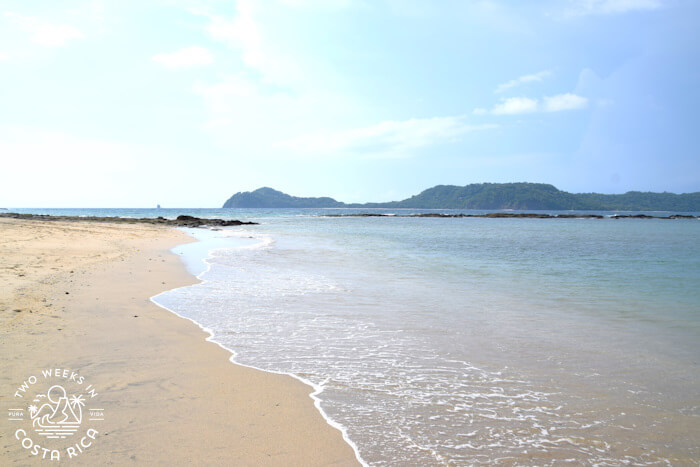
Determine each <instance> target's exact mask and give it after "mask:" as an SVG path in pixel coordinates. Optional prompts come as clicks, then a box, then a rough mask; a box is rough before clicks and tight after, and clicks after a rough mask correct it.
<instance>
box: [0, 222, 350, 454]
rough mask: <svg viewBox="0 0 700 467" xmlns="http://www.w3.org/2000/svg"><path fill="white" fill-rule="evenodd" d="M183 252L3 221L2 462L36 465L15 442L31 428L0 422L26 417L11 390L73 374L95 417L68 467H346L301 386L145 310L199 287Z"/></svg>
mask: <svg viewBox="0 0 700 467" xmlns="http://www.w3.org/2000/svg"><path fill="white" fill-rule="evenodd" d="M190 241H193V239H192V238H191V237H188V236H187V235H186V234H184V233H183V232H181V231H178V230H176V229H172V228H168V227H163V226H156V225H124V224H120V225H116V224H109V223H99V224H97V223H90V222H79V223H78V222H63V221H60V222H59V221H55V222H44V221H25V220H15V219H0V258H1V260H0V283H1V284H2V287H1V288H0V309H1V310H2V314H1V315H0V316H1V317H2V318H1V321H0V334H1V338H0V355H2V356H3V364H2V366H3V368H2V370H3V371H2V372H0V401H2V405H3V417H2V418H1V419H0V449H1V454H0V457H1V458H2V459H3V462H2V463H3V464H5V463H11V464H16V465H36V464H37V463H39V462H40V461H41V460H42V459H41V457H42V452H41V451H39V453H38V454H36V455H34V454H32V450H31V449H29V448H27V446H26V445H24V444H23V443H22V441H21V439H19V438H23V436H17V431H16V430H17V429H19V428H20V427H21V428H23V429H24V430H25V432H29V431H30V429H31V428H30V427H31V424H29V425H27V423H26V422H27V420H25V421H24V422H21V421H17V420H8V417H7V416H5V411H6V410H10V409H13V408H16V407H15V406H18V405H22V404H23V405H25V406H26V403H25V402H24V401H22V400H21V399H22V398H21V397H17V396H16V393H17V392H18V388H19V387H20V385H21V384H22V382H23V381H27V379H28V377H29V376H30V375H41V372H42V371H46V369H52V371H55V370H57V369H58V370H60V371H59V372H58V373H60V374H61V375H63V374H64V370H68V372H66V373H65V374H77V375H80V376H82V377H84V378H85V381H89V383H90V385H91V387H92V389H93V393H94V394H97V396H96V397H95V400H96V401H97V400H98V399H99V405H100V407H99V408H100V409H101V410H103V413H104V416H103V419H102V420H98V419H96V420H95V421H92V422H90V423H91V424H92V425H91V426H92V427H93V429H94V430H95V431H94V432H93V437H91V439H90V440H88V441H87V443H89V447H86V446H85V444H83V449H78V451H80V452H79V453H78V454H77V455H75V456H74V457H73V456H71V457H70V459H69V460H70V462H73V463H75V464H76V465H103V464H117V465H121V464H126V463H135V464H144V465H163V464H185V463H188V464H189V463H191V464H200V465H204V464H209V465H211V464H228V465H262V464H265V465H355V464H357V460H356V457H355V453H354V452H353V449H352V448H351V447H350V445H349V444H348V443H346V442H345V440H344V439H343V436H342V433H341V432H340V431H339V430H337V429H335V428H334V427H332V426H330V425H329V424H328V423H327V422H326V421H325V420H324V418H323V417H322V415H321V413H320V412H319V411H318V410H317V409H316V408H315V407H314V403H313V400H312V399H311V398H310V397H309V394H310V393H311V392H312V388H311V387H310V386H308V385H305V384H303V383H302V382H300V381H297V380H296V379H294V378H292V377H289V376H285V375H279V374H273V373H267V372H263V371H259V370H255V369H251V368H248V367H244V366H240V365H236V364H234V363H232V362H230V361H229V358H230V353H229V352H228V351H226V350H224V349H223V348H221V347H219V346H218V345H217V344H215V343H212V342H208V341H206V340H205V339H206V338H207V337H208V335H207V333H205V332H204V331H203V330H202V329H200V328H199V327H198V326H196V325H195V324H194V323H192V322H190V321H188V320H186V319H182V318H180V317H178V316H176V315H175V314H173V313H171V312H169V311H167V310H165V309H163V308H161V307H158V306H157V305H156V304H154V303H153V302H151V301H150V297H152V296H154V295H157V294H159V293H161V292H163V291H164V290H168V289H173V288H176V287H182V286H187V285H191V284H194V283H196V282H197V280H196V279H195V278H194V277H193V276H192V275H190V274H189V273H187V271H186V270H185V268H184V266H183V264H182V262H181V261H180V259H179V258H178V257H177V256H176V255H174V254H172V253H171V252H170V249H171V248H173V247H174V246H176V245H178V244H183V243H186V242H190ZM20 395H22V392H21V391H20ZM89 406H90V404H88V407H89ZM98 418H99V417H98ZM48 441H56V442H58V440H48ZM35 443H36V441H35ZM72 443H75V441H72ZM87 443H86V444H87ZM26 444H29V443H28V442H27V443H26ZM38 444H43V443H38ZM48 444H50V443H47V446H48ZM60 455H61V456H62V458H61V460H64V459H66V457H68V454H67V453H66V452H65V450H64V449H63V448H61V450H60ZM46 460H48V459H46Z"/></svg>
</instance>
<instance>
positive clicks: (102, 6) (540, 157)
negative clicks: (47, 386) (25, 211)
mask: <svg viewBox="0 0 700 467" xmlns="http://www.w3.org/2000/svg"><path fill="white" fill-rule="evenodd" d="M699 20H700V4H698V2H696V1H692V0H570V1H563V0H558V1H554V0H552V1H547V0H543V1H518V2H515V1H511V2H506V1H504V0H500V1H499V0H474V1H470V0H459V1H450V0H444V1H440V2H435V1H427V0H426V1H412V0H373V1H370V0H269V1H247V0H239V1H237V2H234V1H225V2H224V1H197V2H195V1H185V0H154V1H149V2H142V1H131V0H123V1H111V2H109V1H73V2H71V1H66V2H54V1H32V0H26V1H22V2H18V1H11V2H8V1H2V0H0V84H1V85H0V161H1V163H2V170H0V186H1V188H0V206H3V207H24V206H26V207H41V206H43V207H69V206H71V207H151V206H154V205H155V204H156V203H160V204H162V205H163V206H167V207H216V206H219V205H221V204H222V203H223V201H224V200H225V199H226V198H228V197H229V196H230V195H231V194H233V193H234V192H237V191H246V190H252V189H255V188H258V187H260V186H271V187H274V188H277V189H280V190H282V191H285V192H288V193H290V194H294V195H298V196H324V195H328V196H333V197H335V198H336V199H339V200H342V201H347V202H362V201H389V200H395V199H403V198H405V197H408V196H410V195H413V194H416V193H418V192H420V191H421V190H423V189H425V188H428V187H431V186H433V185H437V184H456V185H465V184H468V183H478V182H510V181H531V182H544V183H551V184H553V185H555V186H557V187H558V188H560V189H563V190H567V191H572V192H585V191H597V192H604V193H621V192H625V191H628V190H641V191H673V192H690V191H700V153H699V152H698V147H700V136H698V135H699V134H700V131H699V128H698V122H699V121H700V120H699V119H698V117H697V109H698V108H700V91H699V90H698V84H700V33H698V31H699V30H700V24H699V23H700V21H699Z"/></svg>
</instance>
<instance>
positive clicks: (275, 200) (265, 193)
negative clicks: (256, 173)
mask: <svg viewBox="0 0 700 467" xmlns="http://www.w3.org/2000/svg"><path fill="white" fill-rule="evenodd" d="M343 206H345V204H344V203H340V202H338V201H336V200H334V199H333V198H298V197H296V196H290V195H288V194H286V193H282V192H281V191H277V190H273V189H272V188H267V187H263V188H258V189H257V190H255V191H246V192H243V193H241V192H239V193H236V194H235V195H233V196H231V197H230V198H229V199H228V200H227V201H226V202H225V203H224V206H223V207H225V208H336V207H343Z"/></svg>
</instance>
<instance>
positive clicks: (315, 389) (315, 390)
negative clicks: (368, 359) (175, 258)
mask: <svg viewBox="0 0 700 467" xmlns="http://www.w3.org/2000/svg"><path fill="white" fill-rule="evenodd" d="M184 233H185V235H187V236H188V237H189V238H192V239H194V241H195V242H201V240H199V239H197V238H196V237H193V236H192V235H189V234H187V233H186V232H184ZM188 243H189V242H188ZM260 243H263V241H262V240H261V241H260ZM181 245H182V244H180V245H176V246H175V247H174V248H176V247H177V246H181ZM246 247H247V246H240V247H233V248H246ZM224 248H225V247H224ZM216 249H221V248H216ZM216 249H208V250H207V256H206V257H203V258H201V261H202V262H203V263H204V264H206V269H205V270H204V271H202V272H201V273H199V274H196V275H195V274H191V275H192V276H193V277H194V278H195V279H197V281H198V283H206V282H207V280H206V279H203V278H202V276H203V275H204V274H206V273H207V272H208V271H209V270H210V269H211V263H210V262H209V261H208V260H209V258H210V257H211V253H212V251H214V250H216ZM190 285H194V284H190ZM190 285H184V286H181V287H175V288H173V289H168V290H165V291H163V292H160V293H158V294H157V295H154V296H152V297H150V300H151V302H153V303H154V304H155V305H156V306H158V307H160V308H162V309H164V310H166V311H168V312H169V313H172V314H174V315H175V316H177V317H178V318H181V319H184V320H187V321H190V322H192V323H193V324H195V325H196V326H197V327H198V328H199V329H200V330H201V331H202V332H203V333H205V334H207V336H206V337H205V339H204V340H205V341H207V342H211V343H213V344H216V345H217V346H219V347H221V348H222V349H223V350H225V351H226V352H228V353H229V355H230V357H229V359H228V360H229V361H230V362H231V363H232V364H234V365H237V366H242V367H245V368H250V369H252V370H256V371H262V372H264V373H271V374H275V375H283V376H290V377H292V378H294V379H296V380H298V381H299V382H301V383H303V384H305V385H307V386H308V387H309V388H310V389H311V390H312V392H310V393H309V398H311V399H312V400H313V402H314V407H315V408H316V410H317V411H318V412H319V413H320V415H321V416H322V417H323V419H324V420H325V422H326V423H327V424H328V425H330V426H331V427H333V428H335V429H336V430H338V431H340V432H341V434H342V436H343V440H344V441H345V442H346V443H347V444H348V445H349V446H350V447H351V448H352V450H353V452H354V454H355V459H356V460H357V462H359V463H360V464H361V465H363V466H366V465H368V464H367V463H366V462H365V461H364V460H363V459H362V456H361V455H360V451H359V448H358V446H357V444H355V442H354V441H352V439H350V436H349V435H348V432H347V428H346V427H345V426H343V425H342V424H340V423H338V422H337V421H335V420H333V419H332V418H331V417H330V416H329V415H328V414H327V413H326V411H325V410H323V407H321V398H320V397H318V396H319V394H321V393H322V392H323V391H324V388H323V387H322V386H320V385H318V384H314V383H313V382H311V381H309V380H307V379H305V378H303V377H301V376H299V375H297V374H295V373H288V372H284V371H275V370H266V369H264V368H259V367H256V366H253V365H248V364H245V363H241V362H239V361H238V360H236V357H237V355H238V353H237V352H236V351H235V350H233V349H230V348H228V347H226V346H225V345H224V344H222V343H221V342H218V341H217V340H216V334H215V333H214V331H213V330H211V329H210V328H208V327H206V326H204V325H202V324H201V323H200V322H198V321H197V320H195V319H193V318H188V317H187V316H183V315H181V314H179V313H178V312H176V311H174V310H171V309H170V308H168V307H167V306H165V305H162V304H160V303H158V301H157V300H156V299H157V297H158V296H160V295H162V294H165V293H168V292H170V291H172V290H176V289H178V288H186V287H189V286H190Z"/></svg>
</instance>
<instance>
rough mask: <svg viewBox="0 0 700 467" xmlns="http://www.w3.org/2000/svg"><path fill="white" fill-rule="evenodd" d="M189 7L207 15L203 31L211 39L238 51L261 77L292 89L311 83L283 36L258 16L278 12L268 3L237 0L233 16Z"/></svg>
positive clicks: (263, 79)
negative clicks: (207, 20)
mask: <svg viewBox="0 0 700 467" xmlns="http://www.w3.org/2000/svg"><path fill="white" fill-rule="evenodd" d="M276 8H279V5H278V6H277V7H276ZM190 11H191V12H192V13H194V14H196V15H200V16H205V17H206V18H208V19H209V22H208V24H207V25H206V26H205V28H204V29H205V31H206V33H207V34H208V35H209V36H210V37H211V38H212V39H213V40H216V41H220V42H223V43H225V44H226V45H227V46H229V47H230V48H232V49H234V50H237V51H239V52H240V54H241V60H242V61H243V63H244V64H245V65H246V66H247V67H248V68H249V69H250V70H254V71H255V72H257V73H259V74H260V77H261V81H264V82H266V83H271V84H275V85H278V86H282V87H285V88H288V89H294V90H299V89H301V88H306V87H309V86H310V85H309V75H310V73H304V70H303V69H302V65H301V63H300V60H299V55H298V53H297V50H293V49H291V50H290V49H285V48H286V47H287V41H286V39H285V37H281V36H280V32H279V31H278V30H275V29H274V28H270V29H267V30H266V29H265V27H264V26H265V22H264V20H261V19H260V18H261V17H264V15H265V14H266V13H267V14H268V15H275V14H278V13H275V11H276V10H275V8H273V7H272V6H271V4H265V3H264V2H256V1H253V0H239V1H238V2H237V3H236V14H235V15H234V16H233V17H225V16H220V15H215V14H210V13H208V12H203V11H198V10H190Z"/></svg>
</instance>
